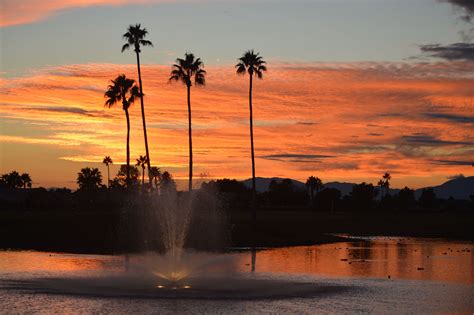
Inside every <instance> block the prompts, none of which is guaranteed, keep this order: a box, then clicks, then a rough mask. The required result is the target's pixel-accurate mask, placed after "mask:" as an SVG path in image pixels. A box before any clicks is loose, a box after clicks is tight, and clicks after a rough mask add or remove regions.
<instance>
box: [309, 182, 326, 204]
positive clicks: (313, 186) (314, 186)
mask: <svg viewBox="0 0 474 315" xmlns="http://www.w3.org/2000/svg"><path fill="white" fill-rule="evenodd" d="M305 186H306V187H307V188H308V189H309V195H310V199H311V205H314V204H313V200H314V192H315V191H316V195H318V194H319V191H320V190H321V188H323V182H322V181H321V179H319V177H314V176H310V177H308V179H307V180H306V184H305Z"/></svg>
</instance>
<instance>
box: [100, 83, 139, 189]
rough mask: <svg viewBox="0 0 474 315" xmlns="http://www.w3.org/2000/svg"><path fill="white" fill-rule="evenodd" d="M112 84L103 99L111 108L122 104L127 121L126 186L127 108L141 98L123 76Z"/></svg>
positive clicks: (128, 155)
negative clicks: (119, 103)
mask: <svg viewBox="0 0 474 315" xmlns="http://www.w3.org/2000/svg"><path fill="white" fill-rule="evenodd" d="M111 82H112V84H111V85H109V86H108V88H107V91H106V92H105V95H104V97H106V98H107V100H106V101H105V106H107V107H109V108H110V107H112V106H113V105H115V104H116V103H118V102H122V108H123V110H124V111H125V117H126V119H127V185H129V184H130V116H129V114H128V109H129V107H130V106H131V105H132V104H133V102H135V99H136V98H137V97H138V98H141V97H140V96H141V93H140V92H139V91H138V86H136V84H135V80H132V79H128V78H127V77H126V76H125V74H121V75H119V76H118V77H117V78H115V80H112V81H111Z"/></svg>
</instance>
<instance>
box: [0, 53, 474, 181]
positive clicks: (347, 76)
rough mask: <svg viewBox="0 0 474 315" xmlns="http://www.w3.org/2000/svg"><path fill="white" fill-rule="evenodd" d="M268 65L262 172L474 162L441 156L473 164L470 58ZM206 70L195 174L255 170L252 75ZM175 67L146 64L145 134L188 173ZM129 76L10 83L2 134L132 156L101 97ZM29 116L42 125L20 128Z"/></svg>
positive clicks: (128, 69) (408, 173) (87, 72)
mask: <svg viewBox="0 0 474 315" xmlns="http://www.w3.org/2000/svg"><path fill="white" fill-rule="evenodd" d="M271 66H272V67H271V71H270V72H269V73H268V75H267V76H266V77H265V78H264V80H263V81H260V82H258V84H257V85H256V86H255V90H254V119H255V121H256V122H259V123H257V124H256V125H255V130H254V132H255V150H256V151H255V152H256V157H257V172H258V174H259V175H260V176H272V175H274V174H275V169H278V170H279V172H280V173H285V174H287V176H289V177H293V178H299V179H304V178H306V177H307V176H309V175H310V174H311V173H315V174H317V175H318V176H320V177H322V178H324V179H327V180H330V179H340V180H341V179H346V180H350V179H351V178H367V180H368V179H370V178H377V177H378V176H379V175H380V174H379V173H383V172H385V171H387V170H390V171H392V172H394V173H396V174H397V176H396V177H397V178H399V179H400V180H401V179H402V178H413V177H416V176H420V177H421V178H425V181H426V184H432V183H430V182H429V180H430V178H433V176H435V175H436V176H438V177H436V178H445V177H446V176H448V175H450V174H453V173H461V172H463V173H466V172H468V171H470V170H471V169H470V168H469V167H470V165H468V164H466V163H464V164H463V163H455V162H443V161H458V162H459V161H461V162H462V161H464V162H468V161H469V160H470V157H472V156H473V154H474V130H473V128H474V127H473V125H472V117H473V114H474V113H473V108H472V106H471V105H470V104H472V103H471V102H472V99H473V98H474V90H473V89H472V86H473V85H474V76H473V73H474V65H473V63H472V62H459V61H458V62H449V63H448V62H437V63H340V64H337V63H331V64H324V63H313V64H273V65H271ZM206 70H207V71H208V78H207V85H206V86H205V87H202V88H201V87H199V88H198V87H193V93H192V108H193V126H195V127H196V128H195V129H194V133H193V136H194V148H195V150H196V151H195V160H196V170H195V172H196V173H200V172H208V173H211V174H212V175H213V176H215V177H220V176H232V177H239V178H243V177H248V176H250V172H249V169H250V168H249V167H250V152H249V129H248V103H247V102H248V100H247V93H248V90H247V89H248V82H247V80H246V79H245V78H241V77H238V76H236V75H235V72H234V69H233V67H232V65H228V66H219V67H217V66H213V67H206ZM169 71H170V68H169V67H166V66H158V65H145V66H143V69H142V73H143V80H144V81H145V82H146V85H145V87H146V88H145V91H144V92H145V94H146V96H145V107H146V113H147V122H148V126H149V134H148V136H149V142H150V149H151V158H152V162H153V163H154V164H157V165H159V166H160V167H162V168H165V169H166V168H169V169H171V170H172V171H173V172H174V173H175V175H176V176H178V177H180V176H185V174H186V163H187V154H188V153H187V145H188V143H187V128H186V126H187V106H186V91H185V89H184V87H183V86H181V85H175V84H168V82H167V78H168V74H169ZM120 73H125V74H126V75H127V76H129V77H131V78H135V77H136V66H135V65H113V64H86V65H69V66H62V67H54V68H46V69H43V70H41V71H35V72H33V73H32V74H31V75H29V76H24V77H19V78H11V79H4V80H2V81H1V82H0V85H1V86H0V88H1V90H0V95H1V98H2V105H1V106H0V122H1V121H2V120H3V119H8V121H9V126H13V128H17V129H18V132H15V133H12V134H4V135H3V136H2V137H1V138H0V141H1V145H2V146H3V147H5V148H9V146H12V145H14V144H21V145H22V146H23V147H24V150H28V148H29V146H30V147H31V149H30V150H31V152H32V154H36V153H34V152H36V151H35V150H37V146H38V145H40V146H47V147H48V148H50V150H54V151H55V152H56V156H57V158H58V159H61V160H62V161H64V163H66V162H67V163H69V164H67V165H68V167H71V168H78V167H79V163H90V162H92V161H93V160H95V159H97V157H100V156H103V155H111V156H112V157H113V158H114V159H116V160H117V161H123V160H124V154H125V153H124V152H125V116H124V114H123V111H122V109H121V107H120V106H117V107H115V108H111V109H105V108H104V105H103V104H104V97H103V91H105V89H106V87H107V85H108V84H109V80H110V79H113V78H114V77H115V76H116V75H118V74H120ZM64 86H67V87H68V88H67V89H64V88H63V87H64ZM84 87H90V88H84ZM433 104H443V105H433ZM130 114H131V122H132V130H131V137H132V141H131V145H132V148H131V149H132V157H135V156H138V155H140V154H142V155H143V154H144V146H143V131H142V129H141V125H142V123H141V114H140V106H139V104H134V105H132V107H131V112H130ZM31 124H34V126H35V127H34V128H35V129H32V128H31V127H28V128H26V127H25V128H22V126H23V125H24V126H32V125H31ZM9 128H10V127H9ZM38 128H40V129H41V130H45V132H43V133H42V134H43V137H42V138H41V139H39V137H38V136H37V135H36V134H35V133H34V132H35V131H34V130H38ZM20 131H21V132H20ZM46 131H47V132H46ZM33 146H34V147H33ZM3 152H5V154H6V155H8V156H9V158H8V159H6V160H7V161H12V162H5V163H4V165H2V167H3V168H7V169H8V168H9V167H13V166H12V165H13V164H12V163H14V160H15V159H14V154H15V153H14V152H15V151H14V150H7V149H5V150H3ZM99 160H100V159H99ZM35 163H40V162H35V161H32V162H31V167H32V168H41V165H39V164H35ZM97 163H100V161H98V162H97ZM81 165H82V164H81ZM98 165H100V164H98ZM65 167H66V166H65ZM466 168H469V170H466ZM76 171H77V170H76V169H73V170H70V171H69V172H70V173H71V174H74V173H75V172H76ZM71 176H73V175H71ZM68 180H70V178H69V179H68ZM397 180H398V179H397ZM417 183H418V184H419V182H417ZM406 184H409V183H406Z"/></svg>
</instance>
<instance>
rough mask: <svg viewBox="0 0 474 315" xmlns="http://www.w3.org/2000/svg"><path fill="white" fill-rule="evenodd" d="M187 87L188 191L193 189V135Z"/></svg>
mask: <svg viewBox="0 0 474 315" xmlns="http://www.w3.org/2000/svg"><path fill="white" fill-rule="evenodd" d="M187 87H188V133H189V192H191V191H192V190H193V137H192V129H191V86H189V85H188V86H187Z"/></svg>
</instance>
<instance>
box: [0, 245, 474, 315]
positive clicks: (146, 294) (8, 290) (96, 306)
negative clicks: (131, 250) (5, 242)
mask: <svg viewBox="0 0 474 315" xmlns="http://www.w3.org/2000/svg"><path fill="white" fill-rule="evenodd" d="M251 256H252V254H251V252H249V251H239V252H236V253H234V254H229V255H209V254H201V253H189V254H185V255H184V256H183V260H184V261H185V262H184V263H183V265H182V266H181V267H182V268H181V267H180V268H179V270H176V271H174V270H173V268H171V267H172V265H174V264H173V263H172V262H171V263H170V261H169V260H167V259H166V258H162V257H159V256H156V255H152V254H151V255H146V256H134V257H131V258H130V260H129V263H128V271H125V265H126V264H125V259H124V257H121V256H101V255H71V254H58V253H44V252H25V251H21V252H12V251H4V252H0V313H9V314H10V313H25V312H28V313H32V312H34V313H53V312H55V313H58V312H59V313H68V314H69V313H119V314H124V313H140V314H144V313H173V314H175V313H177V314H184V313H238V314H245V313H312V314H314V313H348V314H353V313H357V312H371V313H397V314H400V313H412V314H426V313H465V314H472V313H473V312H474V264H473V263H474V244H472V243H462V242H451V241H438V240H426V239H406V238H405V239H397V238H370V239H367V240H366V241H364V242H347V243H337V244H328V245H318V246H304V247H289V248H280V249H270V250H260V251H258V252H257V255H256V260H255V261H256V264H255V269H256V272H255V273H251V272H249V271H250V269H251ZM170 268H171V269H170ZM162 274H164V275H163V276H164V277H167V276H170V277H171V275H172V277H178V278H180V276H181V275H182V274H184V275H186V274H189V276H187V277H185V278H184V279H181V280H180V281H179V282H177V283H174V282H170V281H169V280H167V279H164V278H163V277H162Z"/></svg>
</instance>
